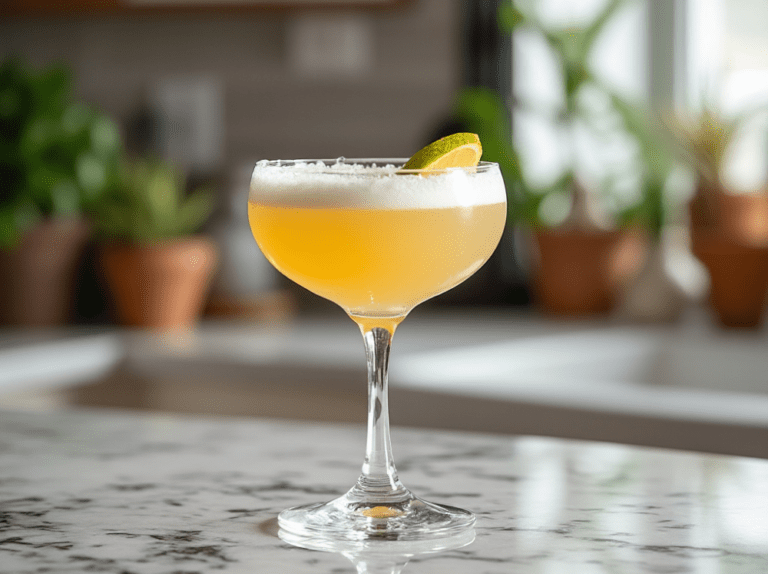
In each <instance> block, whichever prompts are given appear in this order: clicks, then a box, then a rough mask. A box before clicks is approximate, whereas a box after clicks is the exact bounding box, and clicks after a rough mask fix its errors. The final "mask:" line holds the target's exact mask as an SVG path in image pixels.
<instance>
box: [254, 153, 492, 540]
mask: <svg viewBox="0 0 768 574" xmlns="http://www.w3.org/2000/svg"><path fill="white" fill-rule="evenodd" d="M454 147H457V146H454ZM477 148H478V150H475V153H476V154H477V155H476V158H475V159H474V160H473V161H468V160H467V159H466V157H458V158H457V157H456V156H455V155H454V157H453V158H451V157H447V160H446V159H445V157H443V156H445V154H442V155H441V157H443V160H441V161H442V165H444V164H445V163H446V161H447V162H448V163H451V162H453V163H460V164H472V165H464V166H463V167H441V161H438V162H435V161H432V162H431V164H430V166H429V167H428V168H422V169H403V166H404V165H406V167H409V165H408V164H407V163H406V160H403V159H351V160H350V159H344V158H339V159H337V160H304V161H271V162H268V161H262V162H259V163H258V164H257V165H256V169H255V170H254V173H253V178H252V182H251V192H250V197H249V204H248V214H249V219H250V224H251V229H252V231H253V235H254V237H255V239H256V241H257V243H258V244H259V247H260V248H261V250H262V252H263V253H264V255H265V256H266V257H267V259H268V260H269V261H270V262H271V263H272V264H273V265H274V266H275V267H276V268H277V269H278V270H279V271H280V272H282V273H283V274H284V275H286V276H287V277H288V278H290V279H292V280H293V281H295V282H296V283H298V284H299V285H302V286H303V287H305V288H307V289H309V290H310V291H312V292H314V293H316V294H318V295H320V296H322V297H325V298H326V299H329V300H331V301H333V302H335V303H337V304H338V305H339V306H341V307H342V308H343V309H344V310H345V311H346V312H347V314H348V315H349V316H350V317H351V318H352V320H354V321H355V322H356V323H357V324H358V325H359V326H360V330H361V332H362V334H363V340H364V344H365V351H366V356H367V360H368V389H369V400H368V440H367V445H366V452H365V460H364V463H363V468H362V473H361V475H360V477H359V478H358V481H357V484H355V485H354V486H353V487H352V489H351V490H349V492H347V493H346V494H345V495H344V496H342V497H340V498H337V499H336V500H333V501H331V502H326V503H318V504H311V505H307V506H301V507H296V508H291V509H288V510H285V511H283V512H281V513H280V515H279V517H278V521H279V525H280V528H281V529H282V530H284V531H285V532H288V533H290V534H291V535H292V536H293V537H296V536H298V537H308V538H312V539H314V540H328V541H329V542H330V541H334V540H372V539H390V540H426V539H435V538H443V537H448V536H452V535H456V534H457V533H459V532H461V531H462V530H465V529H468V528H470V527H471V526H472V525H473V524H474V521H475V518H474V516H473V515H472V514H471V513H470V512H467V511H466V510H461V509H458V508H453V507H449V506H442V505H438V504H433V503H430V502H425V501H422V500H420V499H419V498H417V497H415V496H414V495H413V494H412V493H411V492H410V491H409V490H408V489H406V488H405V487H404V486H403V484H402V483H401V482H400V479H399V478H398V475H397V471H396V469H395V463H394V460H393V456H392V446H391V443H390V435H389V411H388V406H387V363H388V359H389V350H390V344H391V341H392V335H393V334H394V332H395V329H396V328H397V326H398V325H399V323H400V322H401V321H402V320H403V319H404V318H405V316H406V315H407V314H408V313H409V312H410V310H411V309H413V308H414V307H415V306H416V305H418V304H419V303H421V302H422V301H425V300H426V299H429V298H430V297H434V296H435V295H438V294H440V293H442V292H444V291H447V290H448V289H451V288H452V287H454V286H456V285H457V284H459V283H461V282H462V281H464V280H465V279H466V278H467V277H469V276H470V275H472V274H473V273H474V272H475V271H477V270H478V269H479V268H480V267H481V266H482V265H483V263H485V262H486V261H487V259H488V258H489V257H490V255H491V253H493V251H494V249H495V248H496V245H497V244H498V242H499V239H500V237H501V233H502V231H503V229H504V222H505V219H506V194H505V190H504V183H503V180H502V177H501V174H500V172H499V167H498V165H497V164H494V163H486V162H479V163H478V161H477V160H478V159H479V153H480V152H479V142H478V145H477ZM414 157H416V156H414ZM433 159H434V158H433Z"/></svg>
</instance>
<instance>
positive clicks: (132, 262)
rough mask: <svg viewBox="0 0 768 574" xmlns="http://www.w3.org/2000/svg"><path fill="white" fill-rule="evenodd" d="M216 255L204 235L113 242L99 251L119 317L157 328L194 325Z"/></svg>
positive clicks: (211, 273)
mask: <svg viewBox="0 0 768 574" xmlns="http://www.w3.org/2000/svg"><path fill="white" fill-rule="evenodd" d="M217 259H218V257H217V250H216V246H215V244H214V243H213V242H212V241H211V240H210V239H208V238H205V237H189V238H183V239H176V240H168V241H163V242H160V243H157V244H154V245H147V246H140V245H125V244H112V245H106V246H104V248H103V250H102V254H101V260H102V267H103V269H104V275H105V277H106V280H107V284H108V285H109V288H110V291H111V293H112V298H113V300H114V303H115V307H116V311H117V317H118V319H119V320H120V322H121V323H123V324H125V325H131V326H136V327H151V328H156V329H175V328H187V327H191V326H193V325H194V323H195V322H196V320H197V318H198V317H199V316H200V312H201V311H202V308H203V305H204V303H205V297H206V295H207V293H208V287H209V286H210V282H211V278H212V276H213V272H214V270H215V268H216V262H217Z"/></svg>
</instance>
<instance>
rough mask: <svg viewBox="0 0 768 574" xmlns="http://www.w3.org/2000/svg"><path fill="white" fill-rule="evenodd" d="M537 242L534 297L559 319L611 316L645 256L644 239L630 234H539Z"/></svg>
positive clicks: (617, 232)
mask: <svg viewBox="0 0 768 574" xmlns="http://www.w3.org/2000/svg"><path fill="white" fill-rule="evenodd" d="M535 239H536V246H537V247H538V256H539V257H538V265H537V269H536V275H535V285H534V295H535V298H536V301H537V302H538V304H539V305H540V306H541V307H542V309H543V310H545V311H547V312H550V313H555V314H559V315H590V314H595V313H607V312H609V311H610V310H611V309H613V307H614V305H615V303H616V299H617V296H618V293H619V291H620V290H621V287H622V285H623V284H624V283H625V282H626V281H627V280H628V279H629V278H630V277H631V276H632V275H633V274H634V273H636V272H637V269H638V268H639V266H640V265H641V264H642V260H643V257H644V252H645V241H644V239H643V236H642V235H641V234H639V233H633V232H626V231H579V230H568V231H558V230H548V231H544V230H539V231H537V232H536V234H535Z"/></svg>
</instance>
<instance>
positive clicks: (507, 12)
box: [497, 0, 526, 33]
mask: <svg viewBox="0 0 768 574" xmlns="http://www.w3.org/2000/svg"><path fill="white" fill-rule="evenodd" d="M497 19H498V22H499V28H500V29H501V31H502V32H510V33H511V32H514V30H515V29H516V28H518V27H520V26H522V25H524V24H525V23H526V17H525V14H523V13H522V12H521V11H520V10H518V9H517V7H516V6H515V4H514V3H513V2H512V1H511V0H508V1H507V2H502V3H501V4H499V11H498V14H497Z"/></svg>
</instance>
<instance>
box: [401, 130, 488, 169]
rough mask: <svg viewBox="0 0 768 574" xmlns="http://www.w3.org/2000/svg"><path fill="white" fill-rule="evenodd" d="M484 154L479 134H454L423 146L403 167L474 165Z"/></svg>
mask: <svg viewBox="0 0 768 574" xmlns="http://www.w3.org/2000/svg"><path fill="white" fill-rule="evenodd" d="M482 155H483V147H482V146H481V145H480V138H479V137H477V134H468V133H459V134H453V135H450V136H446V137H444V138H442V139H439V140H437V141H436V142H432V143H431V144H429V145H428V146H427V147H424V148H421V149H420V150H419V151H417V152H416V153H415V154H413V157H411V159H409V160H408V162H407V163H406V164H405V165H404V166H403V169H427V170H433V169H435V170H436V169H446V168H449V167H473V166H476V165H477V164H478V162H479V161H480V156H482Z"/></svg>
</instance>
